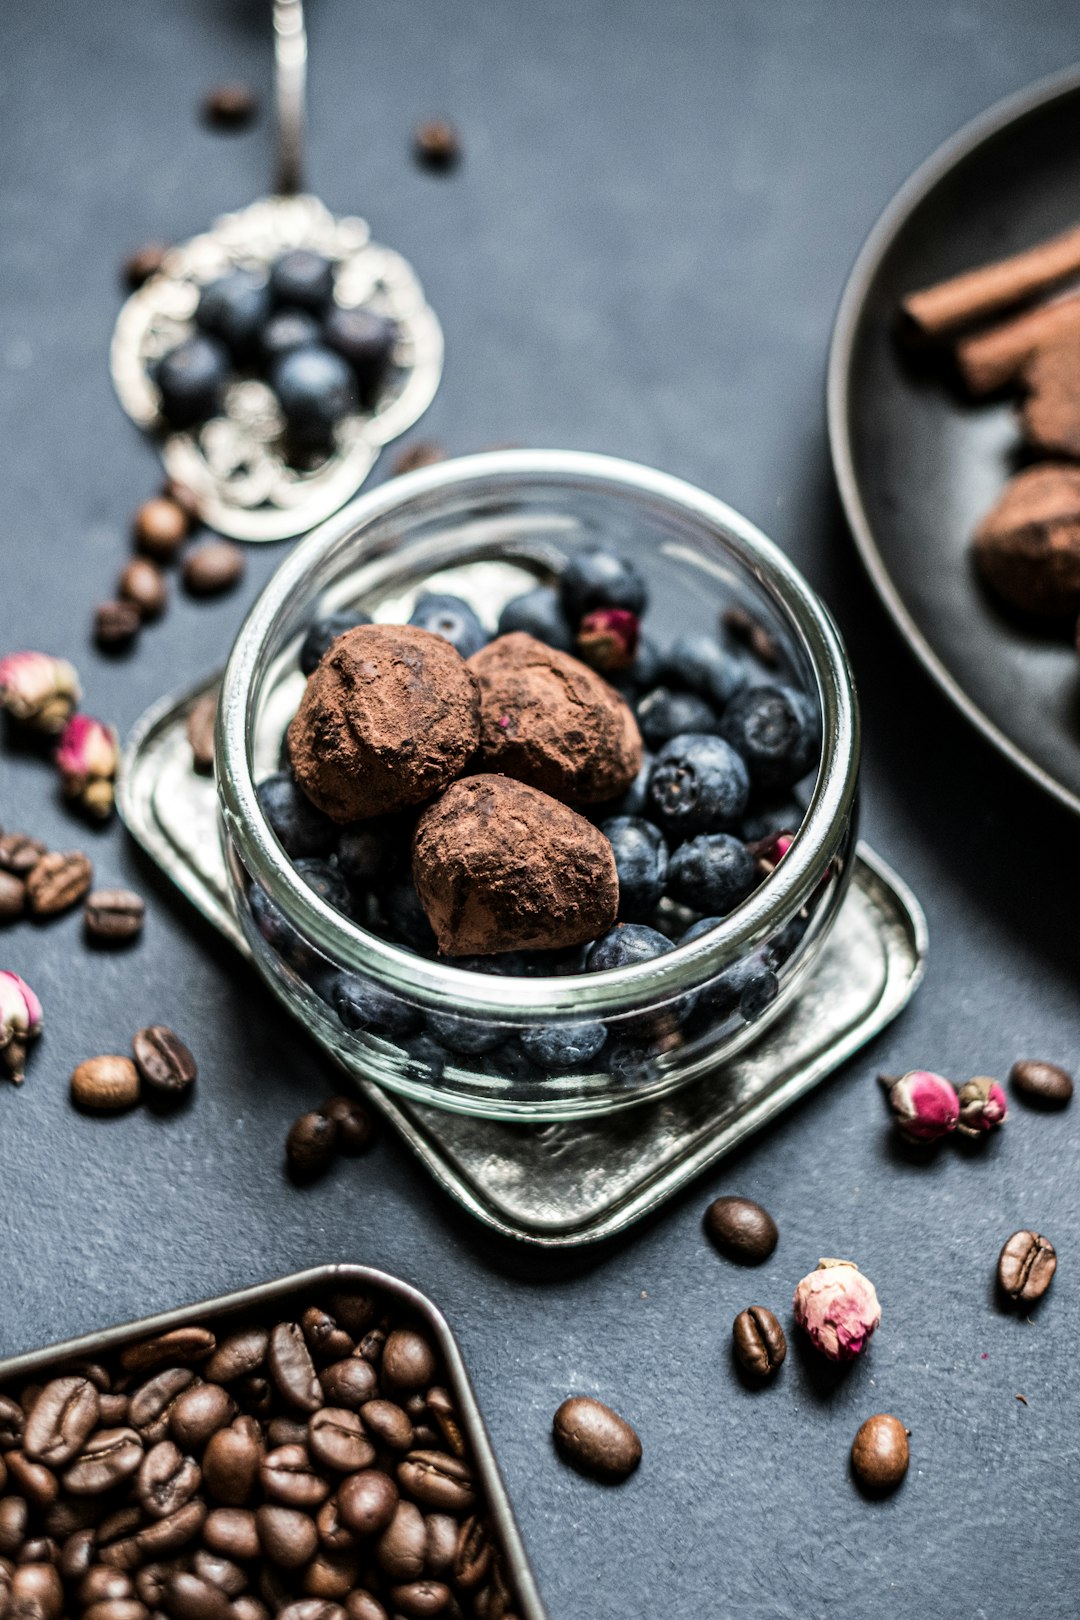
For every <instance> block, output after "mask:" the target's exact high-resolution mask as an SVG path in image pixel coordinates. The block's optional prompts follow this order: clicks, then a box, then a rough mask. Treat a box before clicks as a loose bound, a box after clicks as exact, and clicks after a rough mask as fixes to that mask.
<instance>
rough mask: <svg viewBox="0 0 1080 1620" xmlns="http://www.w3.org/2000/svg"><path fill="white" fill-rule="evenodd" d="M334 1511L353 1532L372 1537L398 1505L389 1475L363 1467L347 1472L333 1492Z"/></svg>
mask: <svg viewBox="0 0 1080 1620" xmlns="http://www.w3.org/2000/svg"><path fill="white" fill-rule="evenodd" d="M337 1502H338V1512H339V1513H340V1515H341V1520H342V1523H343V1524H344V1525H345V1527H346V1529H348V1530H351V1531H352V1532H353V1533H354V1535H358V1536H374V1535H378V1534H379V1533H380V1532H381V1531H383V1530H385V1529H386V1526H387V1525H388V1524H389V1523H390V1521H391V1520H392V1518H393V1517H394V1511H395V1509H396V1508H397V1505H398V1488H397V1486H396V1485H395V1484H394V1481H393V1480H392V1479H391V1478H390V1476H389V1474H381V1473H379V1472H378V1471H377V1470H376V1469H374V1468H363V1469H361V1470H360V1472H359V1473H357V1474H350V1475H349V1477H348V1479H346V1480H345V1481H343V1483H342V1484H341V1486H340V1487H339V1489H338V1493H337Z"/></svg>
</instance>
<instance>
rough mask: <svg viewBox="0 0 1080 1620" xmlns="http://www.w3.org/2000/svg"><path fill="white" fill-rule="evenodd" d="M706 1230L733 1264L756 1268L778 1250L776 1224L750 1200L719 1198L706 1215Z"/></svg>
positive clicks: (758, 1205) (710, 1206)
mask: <svg viewBox="0 0 1080 1620" xmlns="http://www.w3.org/2000/svg"><path fill="white" fill-rule="evenodd" d="M705 1230H706V1231H707V1232H708V1234H709V1236H710V1237H711V1238H712V1240H713V1242H714V1243H715V1244H716V1246H717V1248H718V1249H720V1250H722V1251H723V1253H724V1254H726V1255H727V1256H728V1258H729V1259H731V1260H739V1261H741V1262H742V1264H743V1265H747V1266H757V1265H760V1264H761V1262H762V1261H763V1260H767V1259H768V1258H769V1256H770V1254H772V1252H773V1250H774V1249H775V1248H776V1243H777V1239H778V1238H779V1236H780V1234H779V1232H778V1231H777V1229H776V1222H775V1221H774V1220H773V1218H772V1216H771V1215H770V1214H769V1213H768V1211H767V1210H764V1209H762V1207H761V1205H760V1204H755V1203H754V1202H753V1200H752V1199H750V1198H733V1197H727V1198H717V1199H714V1201H713V1202H712V1203H711V1204H710V1205H709V1207H708V1209H707V1210H706V1211H705Z"/></svg>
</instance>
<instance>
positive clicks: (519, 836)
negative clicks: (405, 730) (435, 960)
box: [413, 776, 619, 956]
mask: <svg viewBox="0 0 1080 1620" xmlns="http://www.w3.org/2000/svg"><path fill="white" fill-rule="evenodd" d="M413 878H414V880H415V883H416V888H417V892H418V893H419V895H420V900H421V902H422V904H423V907H424V910H425V911H426V912H427V915H428V920H429V921H430V923H431V926H432V928H433V929H434V930H435V936H436V938H437V940H438V942H439V949H440V951H442V952H444V953H445V954H446V955H447V956H472V955H481V956H487V955H490V954H492V953H493V952H498V951H514V950H555V949H562V948H564V947H567V946H570V945H581V944H584V943H585V941H586V940H590V939H595V938H596V937H597V935H598V934H603V933H605V932H606V931H607V929H609V928H611V927H612V926H613V925H614V922H615V917H616V914H617V912H618V906H619V880H618V877H617V875H616V871H615V857H614V855H613V854H612V850H611V845H610V844H609V843H608V841H607V839H606V838H605V837H604V835H603V833H602V832H600V831H599V830H598V829H597V828H596V827H594V826H593V825H592V823H591V822H589V821H586V820H585V818H584V817H583V816H579V815H578V814H577V813H576V812H575V811H573V810H570V809H569V808H568V807H567V806H566V805H565V804H560V803H559V801H558V800H557V799H553V798H550V797H549V796H548V795H547V794H546V793H541V792H539V790H538V789H536V788H533V787H528V786H527V785H526V784H525V783H524V782H516V781H514V780H513V779H512V778H511V777H508V776H469V777H466V778H465V779H464V780H463V781H461V782H455V783H454V784H453V786H452V787H450V788H448V789H447V790H446V792H445V793H444V794H443V795H442V797H441V798H439V799H437V800H436V802H435V803H434V804H433V805H431V806H429V808H428V809H427V810H425V811H424V813H423V815H422V816H421V817H420V820H419V821H418V822H417V825H416V833H415V835H414V838H413Z"/></svg>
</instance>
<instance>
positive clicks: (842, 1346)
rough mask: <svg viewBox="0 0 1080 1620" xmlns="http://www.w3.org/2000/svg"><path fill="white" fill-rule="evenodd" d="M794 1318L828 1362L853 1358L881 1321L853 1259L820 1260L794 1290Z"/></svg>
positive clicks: (873, 1295) (868, 1285)
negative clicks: (815, 1268) (814, 1269)
mask: <svg viewBox="0 0 1080 1620" xmlns="http://www.w3.org/2000/svg"><path fill="white" fill-rule="evenodd" d="M795 1320H796V1322H797V1323H798V1324H799V1326H800V1327H801V1328H802V1330H803V1332H804V1333H805V1334H806V1335H807V1336H808V1337H809V1339H810V1342H811V1344H812V1345H813V1346H814V1349H815V1350H820V1351H821V1353H822V1355H823V1356H827V1357H828V1359H829V1360H830V1361H853V1360H854V1359H855V1357H856V1356H857V1355H860V1354H861V1353H862V1351H863V1350H865V1349H866V1345H867V1341H868V1340H869V1338H870V1335H871V1334H872V1333H873V1331H874V1329H875V1328H876V1327H877V1325H878V1323H879V1322H880V1321H881V1306H880V1304H879V1303H878V1297H877V1293H876V1291H875V1289H874V1285H873V1283H872V1282H871V1281H870V1279H869V1277H864V1276H863V1274H862V1272H861V1271H860V1270H859V1268H858V1266H857V1265H856V1264H855V1262H854V1261H853V1260H819V1261H818V1263H817V1270H816V1271H812V1272H811V1273H810V1275H809V1276H808V1277H804V1278H803V1280H802V1282H801V1283H800V1284H799V1286H798V1288H796V1290H795Z"/></svg>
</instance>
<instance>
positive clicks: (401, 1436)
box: [360, 1401, 413, 1451]
mask: <svg viewBox="0 0 1080 1620" xmlns="http://www.w3.org/2000/svg"><path fill="white" fill-rule="evenodd" d="M360 1416H361V1417H362V1418H363V1420H364V1428H365V1429H367V1431H368V1433H369V1434H373V1435H374V1436H375V1439H376V1440H378V1441H379V1443H380V1444H381V1445H384V1446H387V1447H388V1448H389V1450H391V1451H411V1450H412V1446H413V1426H412V1419H411V1418H410V1417H409V1414H408V1413H407V1412H406V1411H405V1410H404V1409H403V1408H402V1407H400V1406H397V1405H395V1403H394V1402H393V1401H365V1402H364V1404H363V1406H361V1408H360Z"/></svg>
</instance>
